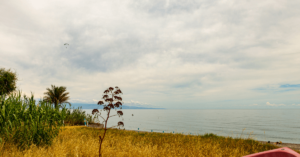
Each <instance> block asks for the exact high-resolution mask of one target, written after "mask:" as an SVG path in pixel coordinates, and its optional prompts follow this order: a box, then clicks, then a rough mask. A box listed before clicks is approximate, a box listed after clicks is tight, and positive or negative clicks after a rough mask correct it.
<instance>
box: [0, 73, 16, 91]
mask: <svg viewBox="0 0 300 157" xmlns="http://www.w3.org/2000/svg"><path fill="white" fill-rule="evenodd" d="M17 80H18V78H17V74H16V73H13V72H11V71H10V69H8V70H5V69H4V68H1V69H0V95H4V94H5V95H6V94H10V93H12V92H14V91H15V90H16V88H17V87H16V81H17Z"/></svg>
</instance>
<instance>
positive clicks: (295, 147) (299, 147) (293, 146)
mask: <svg viewBox="0 0 300 157" xmlns="http://www.w3.org/2000/svg"><path fill="white" fill-rule="evenodd" d="M87 128H94V129H102V128H99V127H89V126H87ZM115 129H116V128H115ZM121 130H122V129H121ZM125 131H135V132H141V133H151V132H149V131H139V130H125ZM153 133H161V134H168V132H166V133H162V132H153ZM184 135H185V134H184ZM191 136H197V135H191ZM255 141H257V140H255ZM257 142H259V143H262V144H268V141H257ZM269 144H271V145H274V146H277V147H279V148H281V147H288V148H290V149H293V150H297V151H300V144H295V143H281V144H276V142H273V141H270V143H269Z"/></svg>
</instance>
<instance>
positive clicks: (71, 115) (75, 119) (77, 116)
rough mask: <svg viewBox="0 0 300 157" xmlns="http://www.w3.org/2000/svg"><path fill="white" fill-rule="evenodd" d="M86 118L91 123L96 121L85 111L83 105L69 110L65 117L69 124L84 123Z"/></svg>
mask: <svg viewBox="0 0 300 157" xmlns="http://www.w3.org/2000/svg"><path fill="white" fill-rule="evenodd" d="M84 119H85V120H87V121H88V122H89V124H92V123H94V118H93V116H92V115H90V114H86V113H85V111H83V110H82V107H78V108H77V109H74V108H73V110H72V112H71V110H70V109H68V110H67V115H66V119H65V123H68V124H69V125H84Z"/></svg>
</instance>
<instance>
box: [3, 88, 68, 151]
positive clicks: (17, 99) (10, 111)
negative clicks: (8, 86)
mask: <svg viewBox="0 0 300 157" xmlns="http://www.w3.org/2000/svg"><path fill="white" fill-rule="evenodd" d="M40 103H41V104H40V106H39V107H37V106H36V104H35V100H34V97H33V95H32V96H31V97H30V98H28V97H26V96H25V95H24V96H23V99H22V98H21V92H20V91H19V93H13V94H11V95H9V96H8V98H7V99H6V98H5V96H4V95H2V96H1V97H0V141H2V142H0V143H6V144H8V143H13V144H16V145H17V146H18V147H20V148H25V147H29V146H30V145H31V144H36V145H50V144H51V143H52V140H53V139H54V138H55V137H56V136H57V135H58V133H59V128H60V126H62V121H63V119H64V118H65V115H66V109H65V108H63V109H62V110H59V109H58V108H54V107H52V105H51V104H49V103H47V102H40Z"/></svg>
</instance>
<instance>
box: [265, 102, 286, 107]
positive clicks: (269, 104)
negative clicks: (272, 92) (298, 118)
mask: <svg viewBox="0 0 300 157" xmlns="http://www.w3.org/2000/svg"><path fill="white" fill-rule="evenodd" d="M266 105H268V106H285V104H271V103H269V102H267V103H266Z"/></svg>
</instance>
